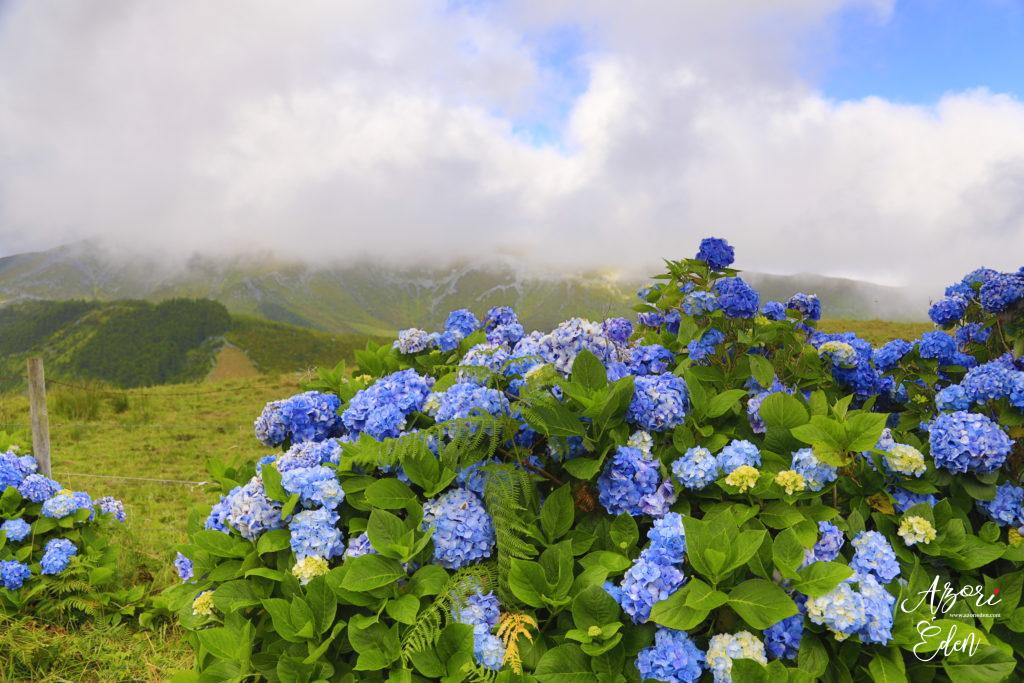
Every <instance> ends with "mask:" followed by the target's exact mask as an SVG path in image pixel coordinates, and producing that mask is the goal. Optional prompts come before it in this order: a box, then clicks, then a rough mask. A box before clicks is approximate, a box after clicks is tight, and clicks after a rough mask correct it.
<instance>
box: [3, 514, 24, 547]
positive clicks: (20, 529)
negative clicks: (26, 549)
mask: <svg viewBox="0 0 1024 683" xmlns="http://www.w3.org/2000/svg"><path fill="white" fill-rule="evenodd" d="M0 531H3V532H4V534H5V535H6V536H7V540H8V541H11V542H14V543H21V542H22V541H24V540H25V538H26V537H28V535H29V534H30V533H32V526H31V525H30V524H29V523H28V522H26V521H25V520H24V519H22V518H21V517H15V518H14V519H8V520H7V521H5V522H4V523H3V524H0Z"/></svg>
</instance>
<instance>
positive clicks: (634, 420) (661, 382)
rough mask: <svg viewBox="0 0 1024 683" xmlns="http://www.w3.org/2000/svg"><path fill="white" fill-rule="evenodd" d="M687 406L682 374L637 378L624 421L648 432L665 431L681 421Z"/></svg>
mask: <svg viewBox="0 0 1024 683" xmlns="http://www.w3.org/2000/svg"><path fill="white" fill-rule="evenodd" d="M689 406H690V396H689V392H688V390H687V388H686V382H685V381H684V380H683V378H682V377H677V376H676V375H673V374H672V373H669V372H666V373H663V374H660V375H648V376H646V377H637V378H636V380H635V383H634V385H633V398H632V400H631V401H630V403H629V409H628V410H627V411H626V421H627V422H629V423H630V424H633V425H636V426H637V427H640V428H641V429H644V430H646V431H649V432H664V431H667V430H669V429H675V428H676V427H677V426H678V425H681V424H682V423H683V420H685V419H686V413H687V410H688V409H689Z"/></svg>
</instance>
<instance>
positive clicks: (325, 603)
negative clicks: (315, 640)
mask: <svg viewBox="0 0 1024 683" xmlns="http://www.w3.org/2000/svg"><path fill="white" fill-rule="evenodd" d="M306 604H307V605H309V609H310V611H311V612H312V613H313V623H314V625H315V626H316V632H317V633H318V634H322V633H326V632H327V631H328V630H330V628H331V627H332V626H333V625H334V617H335V615H336V614H337V612H338V599H337V598H336V597H335V596H334V592H333V591H332V590H331V589H330V588H328V586H327V581H326V580H325V579H324V578H323V577H317V578H315V579H313V580H312V581H310V582H309V585H307V586H306Z"/></svg>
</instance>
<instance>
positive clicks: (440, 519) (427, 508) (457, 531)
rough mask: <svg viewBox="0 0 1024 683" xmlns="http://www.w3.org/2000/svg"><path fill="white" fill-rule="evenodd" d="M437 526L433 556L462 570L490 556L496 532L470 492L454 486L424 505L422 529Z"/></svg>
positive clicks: (444, 563)
mask: <svg viewBox="0 0 1024 683" xmlns="http://www.w3.org/2000/svg"><path fill="white" fill-rule="evenodd" d="M430 527H433V528H434V532H433V539H434V559H435V560H436V561H437V563H438V564H440V565H441V566H442V567H444V568H446V569H460V568H461V567H465V566H466V565H468V564H472V563H474V562H479V561H480V560H483V559H485V558H487V557H490V555H491V552H493V550H494V543H495V534H494V523H493V521H492V520H491V516H490V515H489V514H488V513H487V510H485V509H484V506H483V503H482V502H481V501H480V499H479V498H478V497H477V496H476V494H474V493H473V492H471V491H467V490H466V489H458V488H457V489H451V490H450V491H448V492H447V493H445V494H443V495H441V496H440V497H438V498H433V499H431V500H428V501H427V502H426V503H425V504H424V506H423V528H424V529H429V528H430Z"/></svg>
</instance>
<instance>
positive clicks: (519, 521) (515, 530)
mask: <svg viewBox="0 0 1024 683" xmlns="http://www.w3.org/2000/svg"><path fill="white" fill-rule="evenodd" d="M484 503H485V505H486V507H487V510H488V512H490V514H491V519H492V520H493V521H494V531H495V537H496V540H497V556H498V574H499V577H500V579H499V582H498V596H499V597H500V598H501V600H502V602H503V603H504V604H506V605H511V604H519V601H518V600H516V598H515V596H513V595H512V594H511V592H510V591H509V589H508V575H509V571H510V569H511V565H512V560H513V559H521V560H528V559H530V558H533V557H536V556H537V548H536V547H535V546H534V545H533V543H532V541H531V540H530V539H532V538H534V537H536V535H537V531H536V527H535V526H534V524H533V522H532V521H531V520H533V519H536V517H537V490H536V486H535V484H534V482H533V479H532V478H531V477H530V475H529V473H528V472H526V471H525V470H523V469H522V468H520V467H516V466H514V465H510V464H501V465H491V466H488V468H487V483H486V486H485V489H484Z"/></svg>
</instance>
